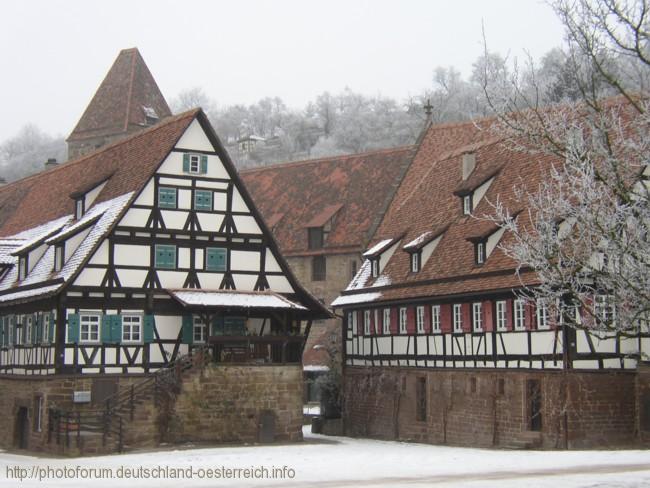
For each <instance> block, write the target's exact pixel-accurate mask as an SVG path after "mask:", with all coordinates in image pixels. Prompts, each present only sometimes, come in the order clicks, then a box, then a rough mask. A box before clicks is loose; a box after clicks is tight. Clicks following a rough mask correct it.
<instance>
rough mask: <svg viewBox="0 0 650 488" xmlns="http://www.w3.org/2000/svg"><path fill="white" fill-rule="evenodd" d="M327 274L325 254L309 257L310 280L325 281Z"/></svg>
mask: <svg viewBox="0 0 650 488" xmlns="http://www.w3.org/2000/svg"><path fill="white" fill-rule="evenodd" d="M326 276H327V260H326V258H325V256H314V257H313V258H312V259H311V280H312V281H325V279H326Z"/></svg>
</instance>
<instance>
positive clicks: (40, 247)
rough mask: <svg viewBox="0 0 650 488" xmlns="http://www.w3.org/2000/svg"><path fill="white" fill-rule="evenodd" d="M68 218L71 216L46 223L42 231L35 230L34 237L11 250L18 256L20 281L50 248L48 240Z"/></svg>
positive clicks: (12, 253) (13, 254)
mask: <svg viewBox="0 0 650 488" xmlns="http://www.w3.org/2000/svg"><path fill="white" fill-rule="evenodd" d="M68 220H69V217H64V218H62V219H59V220H57V221H54V222H51V223H50V224H46V225H45V226H43V227H42V230H41V232H35V233H34V237H32V238H31V239H29V240H27V241H26V242H23V244H22V245H21V246H20V247H18V248H16V249H14V250H13V251H12V252H11V255H12V256H15V257H16V258H17V265H18V281H19V282H20V281H23V280H25V279H26V278H27V276H28V275H29V273H30V272H31V271H32V269H34V266H36V263H38V261H39V260H40V259H41V258H42V257H43V255H44V254H45V252H46V251H47V248H48V244H47V240H48V239H49V238H50V237H51V236H53V235H55V234H56V233H57V232H59V231H60V230H61V228H63V226H64V225H65V223H66V222H67V221H68Z"/></svg>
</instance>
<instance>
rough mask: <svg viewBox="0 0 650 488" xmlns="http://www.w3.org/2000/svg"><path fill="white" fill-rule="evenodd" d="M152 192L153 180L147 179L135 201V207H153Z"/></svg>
mask: <svg viewBox="0 0 650 488" xmlns="http://www.w3.org/2000/svg"><path fill="white" fill-rule="evenodd" d="M153 192H154V182H153V179H149V181H148V182H147V184H146V185H145V186H144V188H143V189H142V191H141V192H140V194H139V195H138V198H136V199H135V202H134V203H135V204H136V205H150V206H153Z"/></svg>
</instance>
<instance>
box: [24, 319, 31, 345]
mask: <svg viewBox="0 0 650 488" xmlns="http://www.w3.org/2000/svg"><path fill="white" fill-rule="evenodd" d="M23 327H25V344H33V343H34V319H33V317H32V316H31V315H25V319H24V321H23Z"/></svg>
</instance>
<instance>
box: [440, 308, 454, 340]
mask: <svg viewBox="0 0 650 488" xmlns="http://www.w3.org/2000/svg"><path fill="white" fill-rule="evenodd" d="M451 329H452V325H451V304H449V303H445V304H443V305H440V330H441V331H442V332H443V333H444V334H449V333H451Z"/></svg>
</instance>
